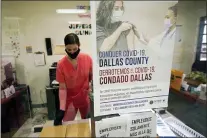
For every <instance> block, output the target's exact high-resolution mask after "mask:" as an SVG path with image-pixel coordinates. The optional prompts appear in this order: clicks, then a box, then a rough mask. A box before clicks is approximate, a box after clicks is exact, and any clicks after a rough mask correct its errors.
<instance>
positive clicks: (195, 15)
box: [177, 1, 206, 73]
mask: <svg viewBox="0 0 207 138" xmlns="http://www.w3.org/2000/svg"><path fill="white" fill-rule="evenodd" d="M202 16H206V2H205V1H179V3H178V19H177V24H179V25H182V31H181V34H182V37H183V39H182V40H183V42H182V45H181V46H182V49H183V51H182V56H181V59H180V61H181V62H180V69H181V70H183V71H184V72H185V73H189V72H190V71H191V66H192V64H193V62H194V59H195V56H196V53H195V52H196V47H197V38H198V30H199V21H200V17H202Z"/></svg>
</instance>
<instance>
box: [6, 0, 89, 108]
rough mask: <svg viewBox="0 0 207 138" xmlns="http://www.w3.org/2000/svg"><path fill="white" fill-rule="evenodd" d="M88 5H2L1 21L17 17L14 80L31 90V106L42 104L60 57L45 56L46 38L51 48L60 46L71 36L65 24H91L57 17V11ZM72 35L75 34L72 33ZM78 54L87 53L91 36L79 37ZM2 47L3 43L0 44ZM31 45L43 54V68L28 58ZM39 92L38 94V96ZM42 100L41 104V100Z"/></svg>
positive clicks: (62, 2) (63, 16)
mask: <svg viewBox="0 0 207 138" xmlns="http://www.w3.org/2000/svg"><path fill="white" fill-rule="evenodd" d="M79 3H81V5H89V2H87V1H83V2H81V1H77V2H74V1H71V2H69V1H61V2H58V1H53V2H43V1H42V2H41V1H34V2H28V1H27V2H26V1H24V2H5V1H4V2H2V17H3V20H4V17H19V18H22V19H21V20H19V24H20V32H21V43H20V51H21V54H20V56H19V58H17V59H16V69H17V78H18V80H19V81H20V83H27V84H28V85H29V86H30V88H31V98H32V102H33V104H39V103H43V102H44V103H45V102H46V97H45V86H46V85H48V84H49V66H51V64H52V63H53V62H55V61H58V60H60V59H61V58H62V57H63V56H61V55H53V56H47V54H46V47H45V38H47V37H49V38H51V41H52V46H53V48H54V46H55V45H63V44H64V41H63V39H64V36H65V35H66V34H67V33H69V32H71V31H70V30H69V28H68V26H69V24H68V21H81V22H82V23H90V19H89V18H79V17H78V15H77V14H76V15H74V14H71V15H70V14H63V15H60V14H56V11H55V10H56V9H68V8H76V6H77V5H79ZM73 31H74V30H73ZM80 41H81V50H82V51H83V52H86V53H89V54H91V53H90V51H91V50H90V49H91V47H90V46H91V41H90V35H88V36H84V35H82V36H80ZM3 44H4V40H3ZM29 45H31V46H32V48H33V52H37V51H44V52H45V54H46V66H40V67H36V66H34V60H33V54H27V53H26V49H25V46H29ZM40 91H41V92H40ZM42 99H43V100H42Z"/></svg>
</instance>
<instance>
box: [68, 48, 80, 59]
mask: <svg viewBox="0 0 207 138" xmlns="http://www.w3.org/2000/svg"><path fill="white" fill-rule="evenodd" d="M65 52H66V53H67V54H68V56H69V57H70V58H72V59H76V58H77V56H78V54H79V53H80V48H78V50H77V51H76V52H74V53H73V54H71V53H69V52H68V51H67V50H66V49H65Z"/></svg>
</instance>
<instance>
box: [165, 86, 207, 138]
mask: <svg viewBox="0 0 207 138" xmlns="http://www.w3.org/2000/svg"><path fill="white" fill-rule="evenodd" d="M206 109H207V107H206V102H203V101H202V100H200V99H199V98H198V97H196V96H193V95H192V94H190V93H189V92H182V91H181V92H179V91H175V90H173V89H170V93H169V100H168V111H169V112H170V113H171V114H173V115H174V116H176V117H177V118H179V119H180V120H182V122H184V123H185V124H186V125H187V126H189V127H191V128H192V129H194V130H196V131H197V132H199V133H200V134H202V135H204V136H206V137H207V135H206V134H207V129H206V125H207V123H206V122H207V121H206V120H207V112H206Z"/></svg>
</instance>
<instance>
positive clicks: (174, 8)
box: [168, 4, 178, 17]
mask: <svg viewBox="0 0 207 138" xmlns="http://www.w3.org/2000/svg"><path fill="white" fill-rule="evenodd" d="M168 10H171V11H173V13H174V15H175V17H177V14H178V6H177V4H175V5H174V6H172V7H169V8H168Z"/></svg>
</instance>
